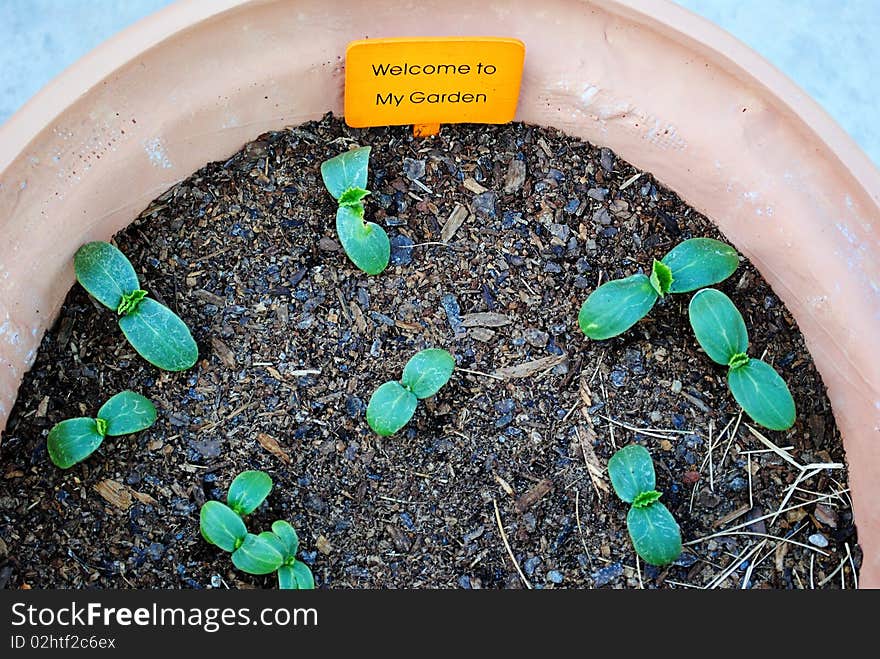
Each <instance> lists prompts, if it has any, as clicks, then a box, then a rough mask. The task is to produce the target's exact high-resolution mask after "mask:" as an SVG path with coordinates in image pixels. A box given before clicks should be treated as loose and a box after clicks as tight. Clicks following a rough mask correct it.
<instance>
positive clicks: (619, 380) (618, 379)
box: [609, 368, 626, 387]
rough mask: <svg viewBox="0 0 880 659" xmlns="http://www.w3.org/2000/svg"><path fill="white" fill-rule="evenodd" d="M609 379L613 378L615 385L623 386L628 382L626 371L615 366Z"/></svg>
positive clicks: (612, 382) (612, 381)
mask: <svg viewBox="0 0 880 659" xmlns="http://www.w3.org/2000/svg"><path fill="white" fill-rule="evenodd" d="M609 379H610V380H611V384H613V385H614V386H615V387H622V386H623V385H624V384H626V371H624V370H623V369H620V368H615V369H614V370H613V371H611V374H610V375H609Z"/></svg>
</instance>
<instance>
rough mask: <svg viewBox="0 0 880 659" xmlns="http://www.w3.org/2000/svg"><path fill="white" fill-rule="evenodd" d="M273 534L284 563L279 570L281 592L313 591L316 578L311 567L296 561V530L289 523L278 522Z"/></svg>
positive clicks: (297, 543)
mask: <svg viewBox="0 0 880 659" xmlns="http://www.w3.org/2000/svg"><path fill="white" fill-rule="evenodd" d="M272 533H273V534H274V535H275V537H276V538H277V539H278V542H277V543H276V547H277V548H278V549H279V551H281V555H282V557H283V563H282V564H281V567H279V568H278V588H280V589H281V590H312V589H313V588H314V587H315V577H314V576H312V571H311V570H310V569H309V566H308V565H306V564H305V563H303V562H302V561H298V560H296V553H297V551H299V537H298V536H297V534H296V530H295V529H294V528H293V527H292V526H291V525H290V524H288V523H287V522H285V521H283V520H278V521H277V522H273V523H272Z"/></svg>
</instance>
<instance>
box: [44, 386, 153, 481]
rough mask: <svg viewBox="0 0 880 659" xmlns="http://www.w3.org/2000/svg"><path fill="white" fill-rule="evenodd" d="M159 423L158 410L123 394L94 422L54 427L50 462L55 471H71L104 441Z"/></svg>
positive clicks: (87, 420) (141, 399)
mask: <svg viewBox="0 0 880 659" xmlns="http://www.w3.org/2000/svg"><path fill="white" fill-rule="evenodd" d="M155 422H156V408H155V407H153V404H152V403H151V402H150V401H149V400H147V399H146V398H144V397H143V396H141V395H140V394H136V393H135V392H133V391H121V392H119V393H118V394H116V395H115V396H113V397H112V398H111V399H110V400H108V401H107V402H106V403H104V404H103V405H102V406H101V409H99V410H98V415H97V417H95V418H94V419H92V418H89V417H77V418H75V419H67V420H65V421H62V422H61V423H58V424H56V425H55V427H53V428H52V430H50V431H49V436H48V437H47V439H46V449H47V450H48V451H49V458H50V459H51V460H52V462H53V463H54V464H55V466H56V467H60V468H61V469H69V468H70V467H72V466H73V465H75V464H76V463H78V462H82V461H83V460H85V459H86V458H87V457H89V456H90V455H91V454H92V453H94V452H95V451H97V450H98V447H99V446H100V445H101V443H102V442H103V441H104V438H105V437H108V436H109V437H117V436H119V435H130V434H131V433H134V432H139V431H141V430H145V429H146V428H149V427H150V426H152V425H153V424H154V423H155Z"/></svg>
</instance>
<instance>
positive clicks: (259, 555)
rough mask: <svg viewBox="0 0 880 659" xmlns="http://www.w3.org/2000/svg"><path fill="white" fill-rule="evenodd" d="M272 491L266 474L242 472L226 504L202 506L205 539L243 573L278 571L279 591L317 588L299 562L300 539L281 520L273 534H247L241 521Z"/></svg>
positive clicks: (200, 513)
mask: <svg viewBox="0 0 880 659" xmlns="http://www.w3.org/2000/svg"><path fill="white" fill-rule="evenodd" d="M271 491H272V479H271V478H270V477H269V475H268V474H266V473H265V472H262V471H244V472H242V473H240V474H239V475H238V476H236V477H235V479H234V480H233V481H232V484H231V485H230V486H229V492H228V493H227V494H226V504H224V503H221V502H220V501H206V502H205V504H204V505H203V506H202V509H201V511H200V512H199V528H200V530H201V533H202V537H203V538H204V539H205V540H207V541H208V542H209V543H210V544H212V545H216V546H217V547H219V548H220V549H222V550H223V551H228V552H231V553H232V563H233V565H235V567H236V568H238V569H239V570H241V571H242V572H247V573H248V574H257V575H260V574H270V573H272V572H275V571H276V570H277V572H278V587H279V588H283V589H299V590H305V589H311V588H314V587H315V580H314V578H313V577H312V572H311V570H309V567H308V566H307V565H306V564H305V563H302V562H301V561H298V560H296V553H297V551H298V550H299V538H298V537H297V535H296V531H295V530H294V528H293V527H292V526H291V525H290V524H288V523H287V522H284V521H280V520H279V521H277V522H275V523H274V524H272V531H271V532H270V531H263V532H262V533H260V534H254V533H248V530H247V527H246V526H245V523H244V520H243V519H242V518H243V517H244V516H245V515H249V514H250V513H252V512H254V511H255V510H256V509H257V508H259V507H260V504H262V503H263V501H265V500H266V497H267V496H269V493H270V492H271ZM227 504H228V505H227Z"/></svg>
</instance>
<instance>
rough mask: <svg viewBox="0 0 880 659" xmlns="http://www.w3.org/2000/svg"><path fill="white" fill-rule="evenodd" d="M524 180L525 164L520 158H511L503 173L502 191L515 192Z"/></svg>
mask: <svg viewBox="0 0 880 659" xmlns="http://www.w3.org/2000/svg"><path fill="white" fill-rule="evenodd" d="M525 180H526V164H525V163H524V162H523V161H522V160H517V159H513V160H511V161H510V165H509V166H508V167H507V173H506V174H505V175H504V192H505V193H508V194H509V193H511V192H516V191H517V190H519V189H520V188H521V187H522V184H523V183H525Z"/></svg>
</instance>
